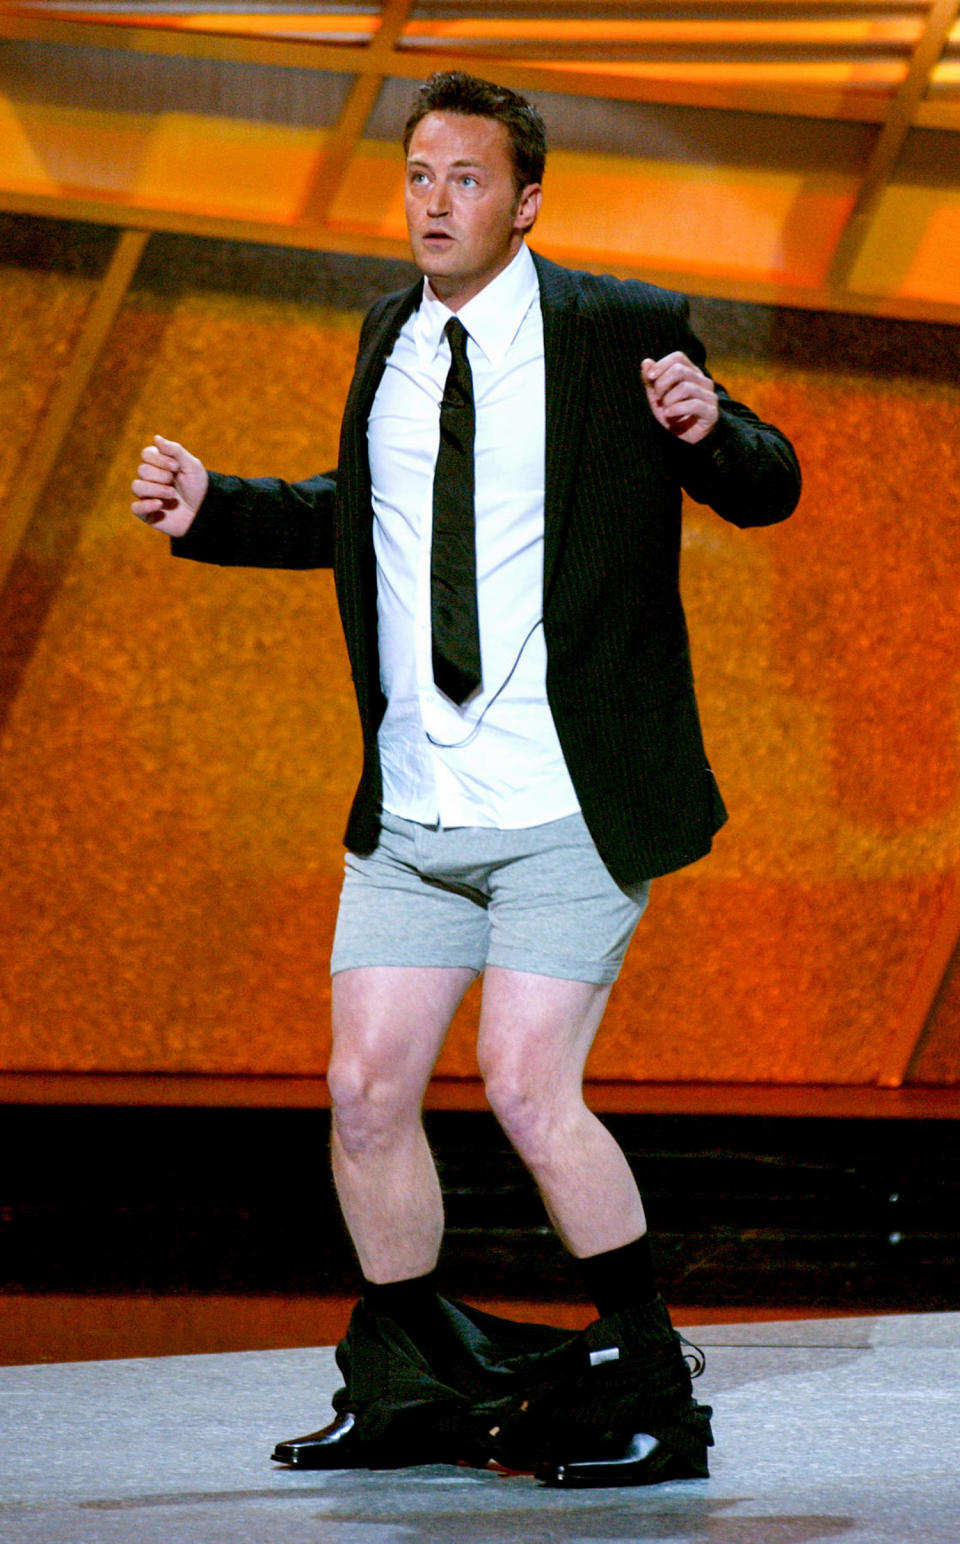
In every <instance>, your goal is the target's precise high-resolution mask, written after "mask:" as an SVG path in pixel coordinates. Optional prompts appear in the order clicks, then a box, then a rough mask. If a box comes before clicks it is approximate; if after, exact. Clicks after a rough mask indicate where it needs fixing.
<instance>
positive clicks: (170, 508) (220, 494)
mask: <svg viewBox="0 0 960 1544" xmlns="http://www.w3.org/2000/svg"><path fill="white" fill-rule="evenodd" d="M133 492H134V494H135V495H136V497H135V500H134V503H133V504H132V505H131V508H132V510H133V513H134V514H135V515H136V516H137V518H138V519H139V520H143V521H144V522H145V523H146V524H147V525H152V526H153V527H154V529H156V530H158V531H163V532H164V533H165V534H166V535H168V536H170V537H171V547H172V550H173V553H174V555H175V556H176V557H186V558H193V559H195V560H196V561H199V562H203V563H218V564H224V565H230V566H245V567H253V568H328V567H330V566H331V564H332V562H333V511H334V505H335V501H336V473H335V472H327V473H324V474H323V475H322V476H320V477H311V478H308V479H307V480H306V481H304V482H299V483H286V482H282V481H280V480H279V479H278V478H272V477H255V478H242V477H228V476H225V475H224V474H223V473H220V472H208V471H207V470H206V468H205V467H204V466H203V464H202V463H201V462H200V461H199V460H198V459H197V457H196V456H194V455H191V453H190V452H189V451H188V450H185V449H184V447H183V446H182V445H179V444H177V442H176V441H175V440H167V439H164V438H163V436H162V435H157V436H156V437H155V439H154V443H153V444H152V445H148V446H146V448H145V449H144V451H143V452H142V460H141V462H140V466H139V467H138V469H137V476H136V478H135V479H134V482H133Z"/></svg>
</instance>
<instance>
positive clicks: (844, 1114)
mask: <svg viewBox="0 0 960 1544" xmlns="http://www.w3.org/2000/svg"><path fill="white" fill-rule="evenodd" d="M586 1091H587V1101H588V1103H589V1104H590V1106H591V1108H593V1109H595V1110H598V1111H601V1112H602V1113H604V1114H608V1115H614V1114H621V1115H629V1114H638V1115H756V1116H783V1117H795V1116H796V1117H807V1116H814V1117H816V1116H823V1117H826V1118H829V1119H838V1120H850V1119H868V1120H876V1119H881V1120H883V1119H894V1120H923V1119H928V1120H958V1119H960V1088H949V1087H925V1088H898V1089H880V1088H875V1087H872V1086H870V1087H865V1086H849V1087H848V1086H842V1085H833V1084H832V1085H824V1084H780V1085H774V1084H759V1083H610V1082H590V1081H588V1083H587V1085H586ZM329 1102H330V1100H329V1094H328V1092H327V1083H326V1079H325V1078H323V1077H256V1076H249V1077H241V1076H237V1075H235V1074H228V1073H225V1074H223V1075H222V1076H218V1075H216V1074H212V1073H182V1074H177V1073H159V1072H155V1073H131V1072H102V1073H93V1072H4V1073H0V1104H8V1105H24V1104H35V1105H56V1104H59V1105H79V1104H91V1105H129V1106H144V1107H146V1106H151V1107H156V1106H171V1107H180V1106H183V1107H192V1108H223V1107H233V1108H238V1109H239V1108H243V1109H260V1108H262V1109H278V1108H279V1109H295V1108H298V1109H325V1108H327V1106H328V1105H329ZM427 1107H428V1109H433V1110H480V1109H485V1108H486V1099H485V1097H484V1093H483V1086H482V1084H481V1083H480V1081H479V1079H476V1078H442V1077H440V1078H434V1080H433V1082H432V1083H431V1084H430V1087H429V1089H428V1091H427Z"/></svg>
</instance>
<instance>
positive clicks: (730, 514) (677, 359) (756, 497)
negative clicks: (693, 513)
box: [641, 302, 801, 526]
mask: <svg viewBox="0 0 960 1544" xmlns="http://www.w3.org/2000/svg"><path fill="white" fill-rule="evenodd" d="M681 325H682V328H683V337H682V342H683V344H684V347H683V348H681V349H676V350H673V351H672V352H671V353H669V354H666V355H665V356H664V357H663V358H661V359H658V360H654V359H644V360H643V362H642V364H641V372H642V376H643V383H644V387H645V389H646V393H647V401H648V403H649V405H650V411H651V412H652V413H653V416H654V418H656V420H657V422H658V423H659V424H660V427H661V428H662V429H663V430H664V431H665V432H666V433H667V434H668V435H669V436H670V438H671V442H672V445H673V447H674V449H673V451H672V455H673V460H674V464H675V467H676V474H677V477H678V478H679V481H680V482H681V484H682V486H683V487H684V488H685V489H686V491H687V493H689V495H690V497H691V498H693V499H696V500H697V502H698V503H700V504H709V505H710V507H711V508H712V509H714V510H716V512H717V514H718V515H722V517H723V518H724V519H725V520H730V521H731V522H732V523H733V524H734V525H739V526H756V525H775V524H776V523H777V521H779V520H785V519H786V518H787V516H788V515H790V514H792V513H793V511H794V509H795V508H796V506H797V502H798V500H799V498H800V489H801V477H800V465H799V463H798V461H797V458H796V455H795V453H794V450H793V446H792V445H791V444H790V441H789V440H788V439H787V437H786V435H785V434H783V433H782V432H781V431H780V430H779V429H777V428H776V427H775V426H774V425H773V424H767V423H764V422H763V421H762V420H761V419H760V418H758V417H757V415H756V413H754V412H752V411H751V409H750V408H748V407H746V406H745V405H744V404H743V403H742V402H736V401H734V399H733V398H732V397H731V396H730V395H729V394H728V393H727V392H726V391H725V390H724V388H723V387H722V386H720V385H718V383H717V382H716V381H714V380H713V379H712V377H711V376H710V375H709V374H708V373H707V371H706V369H705V368H704V367H705V365H706V352H705V350H704V348H703V345H702V343H701V342H700V340H699V338H697V337H696V336H695V335H694V333H693V332H692V331H691V330H690V327H689V324H688V321H687V313H686V303H685V302H684V313H683V317H682V324H681Z"/></svg>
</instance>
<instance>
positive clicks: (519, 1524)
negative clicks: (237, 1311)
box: [0, 1314, 960, 1544]
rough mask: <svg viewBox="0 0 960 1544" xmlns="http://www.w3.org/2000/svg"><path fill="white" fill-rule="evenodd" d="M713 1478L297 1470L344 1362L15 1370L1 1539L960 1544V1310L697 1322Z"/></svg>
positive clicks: (1, 1471) (174, 1361) (256, 1356)
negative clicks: (587, 1487) (306, 1434)
mask: <svg viewBox="0 0 960 1544" xmlns="http://www.w3.org/2000/svg"><path fill="white" fill-rule="evenodd" d="M695 1335H696V1339H697V1341H698V1343H699V1344H700V1345H702V1346H703V1347H704V1349H705V1350H706V1351H707V1356H708V1360H707V1371H706V1373H705V1374H704V1376H703V1377H702V1378H701V1379H700V1380H699V1383H698V1384H697V1385H696V1389H697V1394H698V1397H699V1398H700V1399H701V1400H706V1401H707V1402H709V1403H711V1404H713V1405H714V1407H715V1420H714V1428H715V1431H716V1435H717V1444H718V1445H717V1447H716V1449H715V1450H714V1453H713V1457H712V1468H713V1477H712V1478H711V1479H709V1480H696V1481H687V1482H684V1483H673V1484H668V1485H660V1486H656V1487H653V1488H651V1489H649V1490H631V1489H621V1490H594V1491H580V1492H563V1491H548V1490H545V1489H543V1488H542V1487H540V1486H539V1485H537V1484H536V1482H535V1481H533V1480H532V1479H529V1478H517V1477H503V1476H499V1475H495V1474H489V1473H484V1472H477V1471H473V1470H457V1469H454V1468H446V1467H439V1466H438V1467H434V1468H423V1469H407V1470H400V1471H392V1472H389V1473H382V1472H381V1473H375V1474H373V1473H369V1472H367V1471H358V1472H346V1471H341V1472H335V1473H329V1474H309V1473H307V1474H297V1473H295V1472H292V1471H289V1470H283V1469H277V1468H276V1467H275V1466H274V1465H272V1464H271V1463H270V1462H269V1459H268V1454H269V1452H270V1450H271V1448H272V1445H273V1442H274V1441H275V1440H276V1439H277V1438H280V1437H289V1436H292V1435H295V1434H296V1433H299V1432H301V1431H305V1430H310V1429H311V1428H312V1427H314V1426H316V1425H319V1424H321V1423H322V1422H323V1421H325V1420H326V1418H327V1404H328V1399H329V1396H330V1394H331V1392H332V1390H333V1389H334V1388H335V1387H336V1384H337V1381H338V1380H337V1372H336V1367H335V1365H334V1361H333V1352H332V1350H330V1349H329V1348H328V1347H321V1348H314V1349H308V1350H287V1351H251V1352H236V1353H230V1354H221V1355H216V1356H172V1357H153V1358H139V1359H136V1360H128V1361H117V1360H114V1361H106V1362H72V1363H56V1364H47V1365H36V1366H22V1367H4V1368H0V1412H2V1414H0V1427H2V1442H0V1541H2V1544H34V1541H37V1544H39V1541H41V1540H42V1541H43V1544H194V1541H196V1544H447V1541H449V1544H581V1541H583V1544H587V1541H590V1544H612V1541H643V1544H657V1541H661V1540H662V1541H669V1544H819V1541H820V1540H837V1541H841V1544H905V1541H907V1540H911V1539H917V1540H922V1541H923V1544H957V1540H958V1539H960V1429H958V1423H957V1421H956V1417H955V1411H954V1405H955V1399H956V1390H957V1388H958V1387H960V1315H958V1314H917V1315H898V1316H892V1317H891V1316H888V1317H882V1318H844V1319H835V1318H834V1319H807V1320H799V1321H790V1322H786V1321H784V1322H772V1323H771V1322H767V1323H759V1324H743V1325H737V1324H722V1325H716V1326H703V1325H701V1326H698V1327H697V1329H696V1331H695Z"/></svg>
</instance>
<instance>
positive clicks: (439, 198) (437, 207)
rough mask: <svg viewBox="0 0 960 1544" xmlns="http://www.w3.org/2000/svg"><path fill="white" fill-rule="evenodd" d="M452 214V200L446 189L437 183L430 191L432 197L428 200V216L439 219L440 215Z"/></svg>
mask: <svg viewBox="0 0 960 1544" xmlns="http://www.w3.org/2000/svg"><path fill="white" fill-rule="evenodd" d="M449 213H450V200H449V198H448V197H447V192H446V189H445V188H442V187H441V186H440V185H439V183H435V184H434V186H433V187H432V188H431V189H430V197H429V198H428V199H427V214H428V215H430V217H431V219H437V218H438V217H439V216H440V215H444V214H449Z"/></svg>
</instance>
